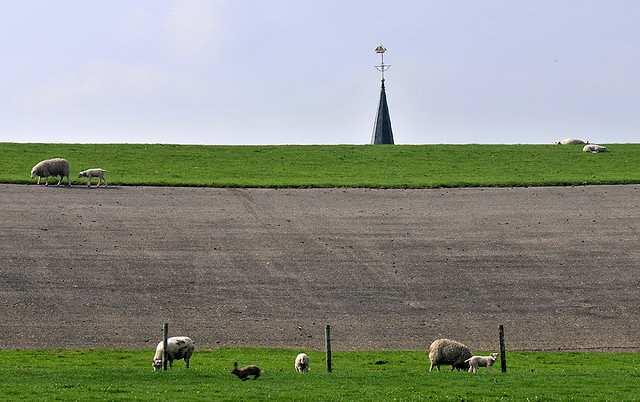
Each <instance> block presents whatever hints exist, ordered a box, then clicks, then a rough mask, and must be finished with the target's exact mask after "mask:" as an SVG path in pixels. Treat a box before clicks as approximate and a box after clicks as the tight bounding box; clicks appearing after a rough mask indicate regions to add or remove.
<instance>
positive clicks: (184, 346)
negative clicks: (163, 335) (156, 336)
mask: <svg viewBox="0 0 640 402" xmlns="http://www.w3.org/2000/svg"><path fill="white" fill-rule="evenodd" d="M195 347H196V344H195V343H194V342H193V341H192V340H191V338H189V337H187V336H172V337H171V338H169V339H167V361H168V362H169V367H173V361H174V360H180V359H184V363H185V365H186V366H187V368H189V359H191V356H192V355H193V351H194V349H195ZM163 351H164V345H163V343H162V342H160V343H158V346H156V354H155V356H153V363H152V366H153V371H158V370H160V369H161V368H162V352H163Z"/></svg>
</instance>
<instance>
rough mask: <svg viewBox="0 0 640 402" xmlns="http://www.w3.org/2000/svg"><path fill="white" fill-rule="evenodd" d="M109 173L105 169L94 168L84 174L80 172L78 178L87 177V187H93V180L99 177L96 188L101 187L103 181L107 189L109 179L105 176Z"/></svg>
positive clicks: (84, 171)
mask: <svg viewBox="0 0 640 402" xmlns="http://www.w3.org/2000/svg"><path fill="white" fill-rule="evenodd" d="M106 172H107V171H106V170H104V169H100V168H92V169H87V170H83V171H82V172H80V173H79V174H78V177H86V178H87V186H88V187H91V179H92V178H93V177H97V178H98V184H97V185H96V187H100V180H102V182H103V183H104V185H105V187H106V185H107V179H106V178H105V176H104V174H105V173H106Z"/></svg>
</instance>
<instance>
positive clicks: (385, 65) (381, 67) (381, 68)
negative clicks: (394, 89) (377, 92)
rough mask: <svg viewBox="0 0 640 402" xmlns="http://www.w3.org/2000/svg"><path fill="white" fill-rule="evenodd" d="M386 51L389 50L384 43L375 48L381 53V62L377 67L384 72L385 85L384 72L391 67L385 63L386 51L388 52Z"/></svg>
mask: <svg viewBox="0 0 640 402" xmlns="http://www.w3.org/2000/svg"><path fill="white" fill-rule="evenodd" d="M386 51H387V49H386V48H385V47H384V46H383V45H382V43H381V44H380V45H378V47H377V48H375V52H376V53H378V54H379V55H380V64H379V65H377V66H375V67H376V69H377V70H378V71H380V73H381V74H382V85H383V86H384V72H385V71H387V70H388V69H389V68H391V65H390V64H384V52H386Z"/></svg>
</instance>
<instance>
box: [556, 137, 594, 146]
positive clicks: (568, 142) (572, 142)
mask: <svg viewBox="0 0 640 402" xmlns="http://www.w3.org/2000/svg"><path fill="white" fill-rule="evenodd" d="M588 143H589V141H584V140H581V139H578V138H565V139H564V140H560V141H558V142H556V144H559V145H582V144H588Z"/></svg>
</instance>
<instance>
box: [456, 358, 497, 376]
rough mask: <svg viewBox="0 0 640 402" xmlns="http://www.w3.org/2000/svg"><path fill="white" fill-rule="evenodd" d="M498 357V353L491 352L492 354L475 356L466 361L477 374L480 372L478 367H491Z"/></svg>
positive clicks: (470, 370) (470, 369) (471, 370)
mask: <svg viewBox="0 0 640 402" xmlns="http://www.w3.org/2000/svg"><path fill="white" fill-rule="evenodd" d="M497 358H498V354H497V353H491V356H473V357H471V358H469V359H467V360H465V361H464V362H465V363H468V364H469V372H470V373H474V374H475V373H477V372H478V367H486V368H489V367H491V366H493V364H494V363H495V362H496V359H497Z"/></svg>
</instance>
